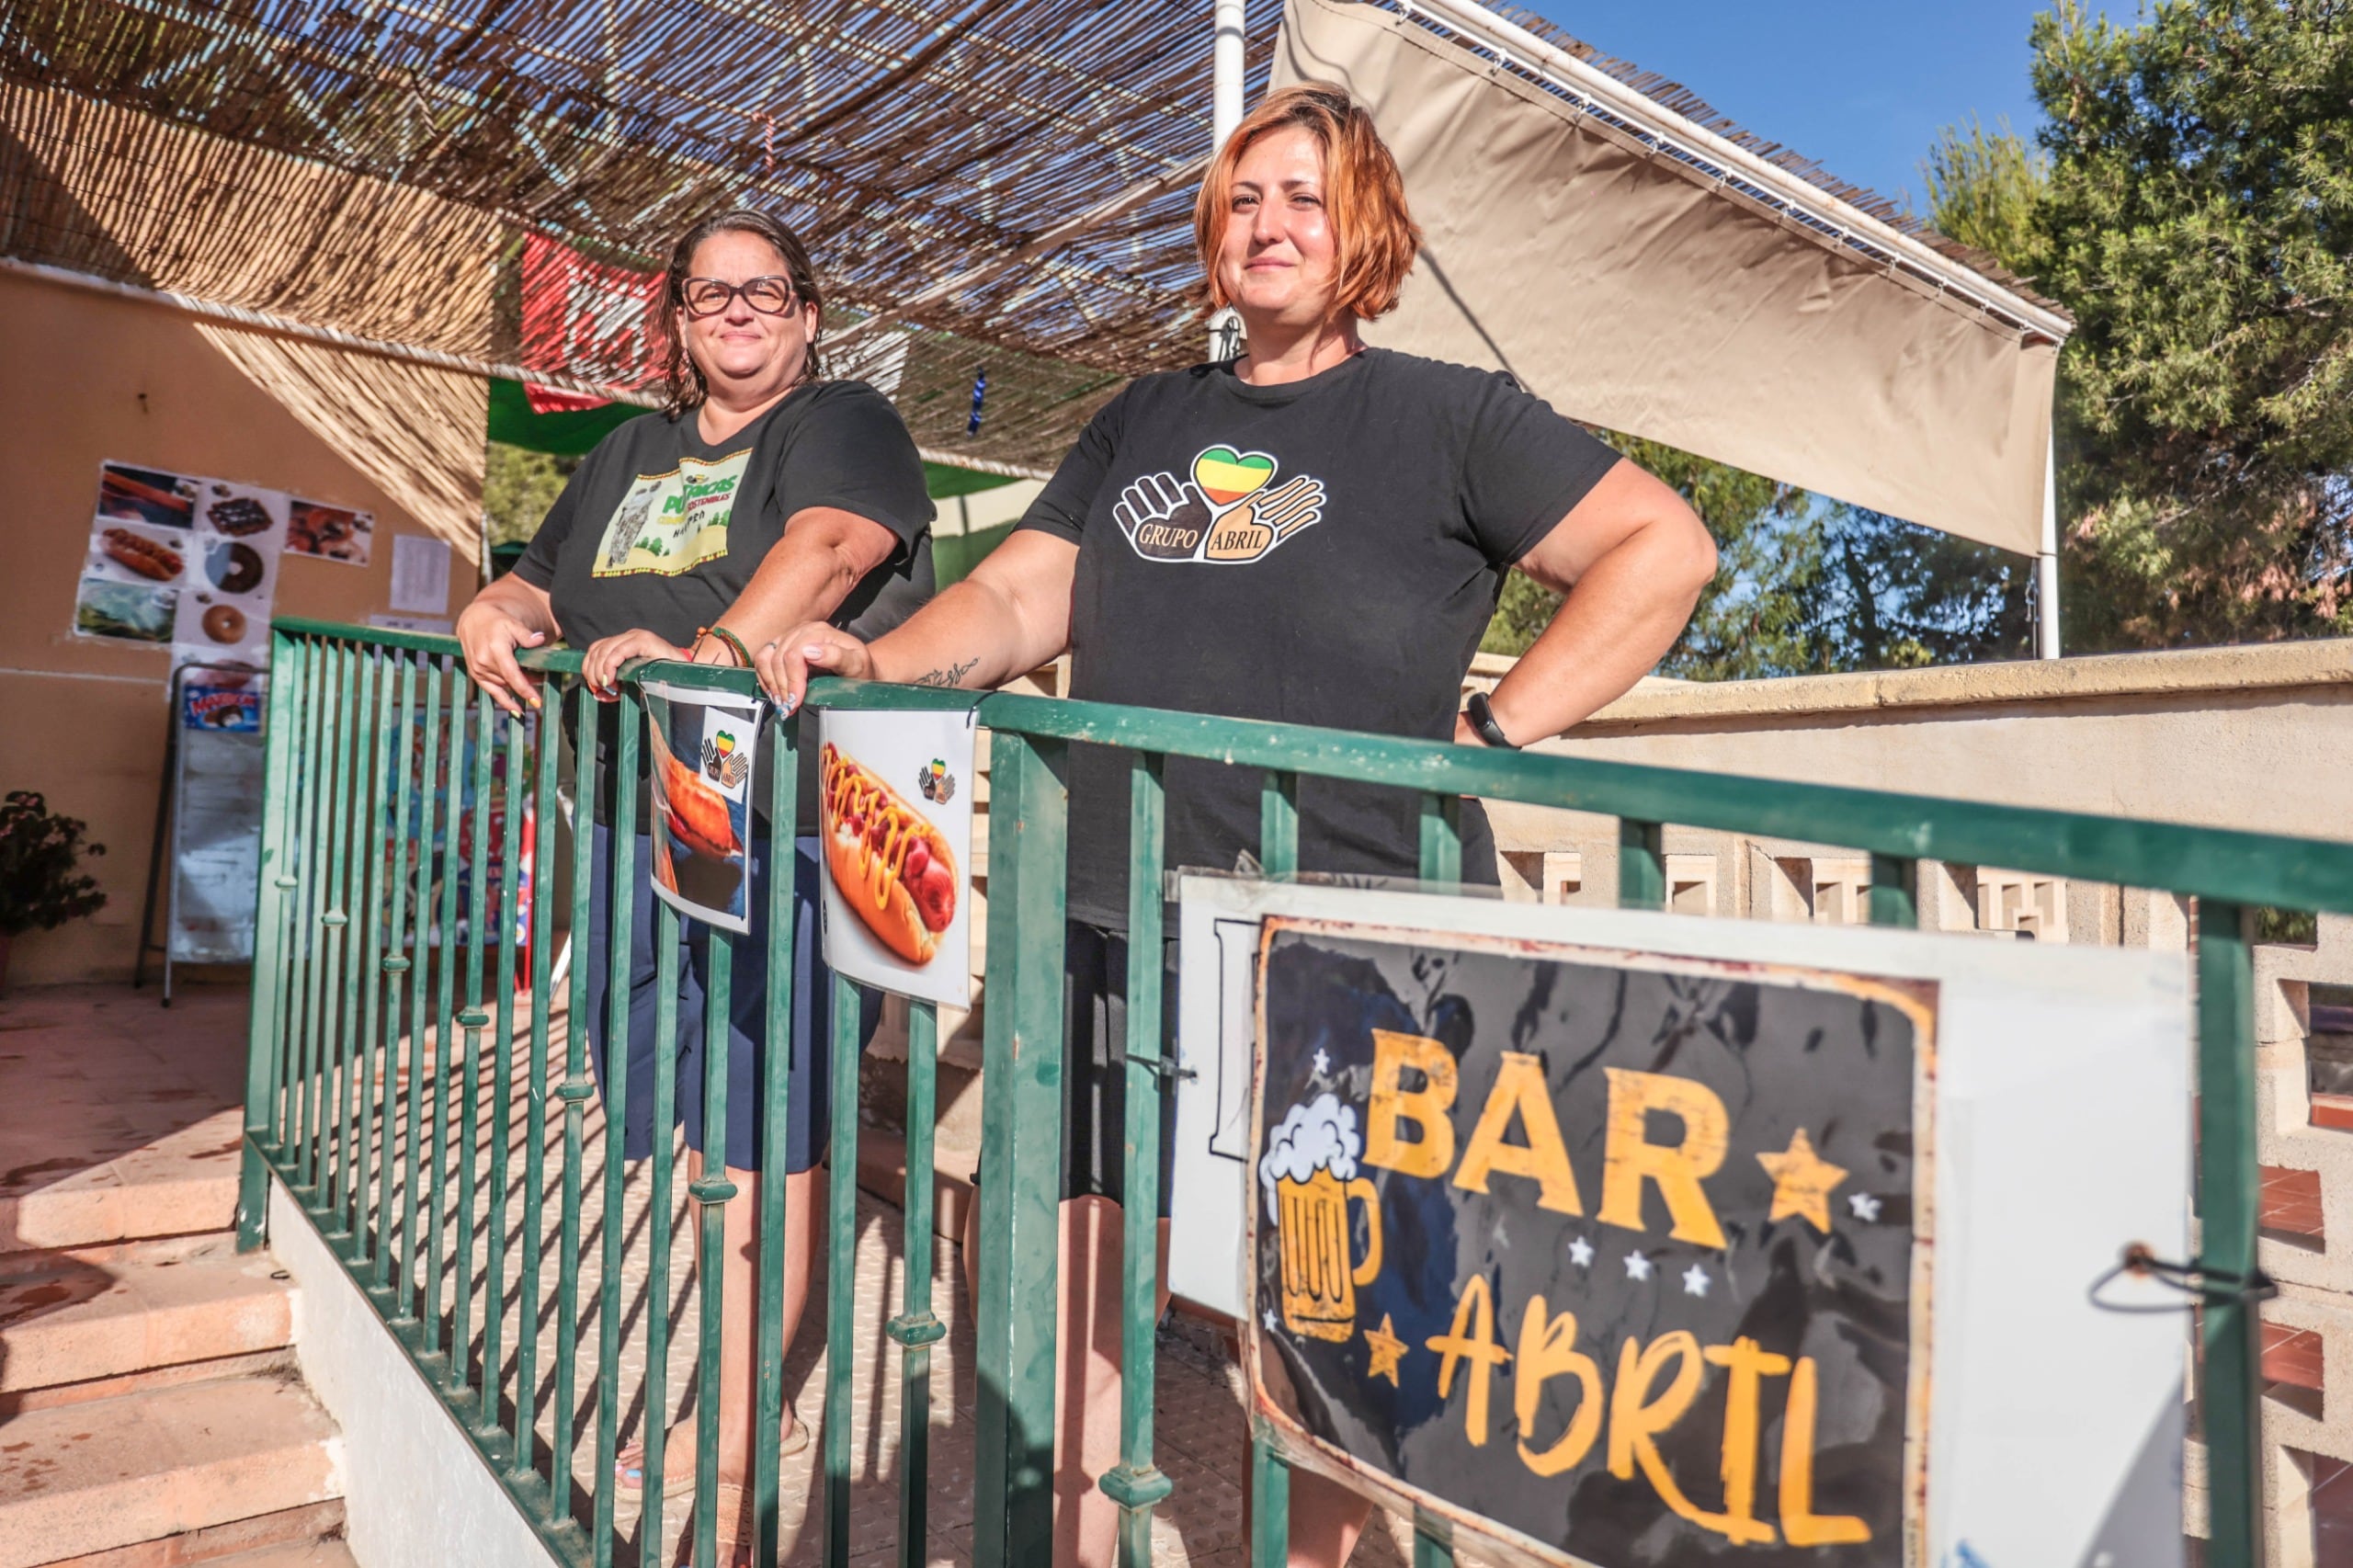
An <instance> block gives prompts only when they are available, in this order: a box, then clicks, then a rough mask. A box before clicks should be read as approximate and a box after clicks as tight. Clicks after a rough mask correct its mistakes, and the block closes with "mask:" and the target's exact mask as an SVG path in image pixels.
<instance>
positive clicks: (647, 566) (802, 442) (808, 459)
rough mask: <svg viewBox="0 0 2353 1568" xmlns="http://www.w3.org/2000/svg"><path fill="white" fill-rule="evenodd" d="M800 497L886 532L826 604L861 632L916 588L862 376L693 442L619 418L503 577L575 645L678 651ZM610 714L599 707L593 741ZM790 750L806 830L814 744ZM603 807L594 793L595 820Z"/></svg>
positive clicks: (901, 503) (681, 428) (915, 597)
mask: <svg viewBox="0 0 2353 1568" xmlns="http://www.w3.org/2000/svg"><path fill="white" fill-rule="evenodd" d="M812 506H834V507H838V508H840V509H841V510H843V511H845V512H853V513H856V514H857V515H858V516H859V517H866V518H870V519H871V520H872V521H874V522H877V523H880V524H881V525H882V526H883V527H884V528H888V529H890V530H891V532H892V534H893V535H894V536H895V537H896V538H897V539H898V540H899V548H898V549H897V550H896V551H893V552H892V558H891V559H890V560H889V561H887V562H884V563H883V564H881V566H878V567H876V568H875V569H874V570H873V571H871V572H870V573H868V574H866V576H865V577H864V578H862V579H860V580H859V582H858V585H857V586H856V587H855V588H853V589H851V590H850V592H849V595H848V597H846V598H844V599H843V600H842V603H841V606H840V608H837V609H836V610H835V612H834V616H833V623H834V624H835V626H839V627H842V628H844V629H846V630H847V631H851V632H853V633H854V634H856V635H857V636H858V637H859V638H861V639H866V640H871V639H873V638H876V637H880V636H881V635H882V633H884V632H885V631H890V630H891V629H892V627H894V626H896V625H898V624H899V623H900V622H901V621H903V620H904V619H907V617H908V616H910V615H913V614H914V613H915V610H916V609H917V608H919V607H921V606H922V604H923V603H924V601H926V599H928V598H930V597H931V595H932V590H933V583H934V579H933V575H932V563H931V519H932V505H931V496H930V494H929V488H928V486H927V485H926V483H925V480H924V470H923V460H922V459H920V458H919V457H917V456H916V455H915V437H912V436H910V435H908V434H907V427H906V425H905V423H904V421H902V420H901V419H900V417H899V413H898V410H896V409H895V408H892V406H891V403H890V401H889V400H888V399H887V398H885V397H883V396H882V394H881V393H880V392H876V391H875V390H874V389H873V388H871V387H870V386H868V385H866V384H865V383H864V382H862V381H824V382H816V383H813V384H811V385H808V386H804V387H801V388H799V389H797V390H795V391H794V392H792V393H791V394H790V395H789V396H787V397H786V398H785V399H784V401H783V402H781V403H778V404H777V405H776V406H775V407H774V408H771V409H769V410H768V411H767V413H766V414H763V415H760V416H759V417H758V418H757V419H755V420H754V421H752V423H750V424H749V425H746V426H744V428H743V429H741V430H738V431H737V432H735V434H733V436H730V437H728V438H727V439H726V440H724V441H721V442H717V443H712V442H709V441H705V440H704V439H703V438H702V432H701V427H700V426H699V424H698V422H697V420H696V417H695V415H693V414H692V413H691V412H689V413H688V414H685V415H680V416H679V417H678V418H676V419H675V420H674V419H671V418H669V417H667V416H665V415H660V414H648V415H644V416H643V417H642V418H638V419H632V420H631V421H630V422H629V423H628V424H626V425H623V426H620V427H618V428H617V429H615V430H614V431H613V432H612V433H611V434H610V435H608V436H607V437H605V438H604V439H603V440H602V441H599V442H598V443H597V449H596V450H594V451H592V452H590V453H589V454H588V458H587V460H586V461H585V462H583V463H582V464H581V465H580V467H579V468H578V469H577V470H576V471H574V473H573V475H572V478H571V481H570V482H569V483H566V484H565V485H564V487H563V494H561V495H559V496H557V497H556V503H555V505H554V506H551V508H549V510H548V515H547V520H546V521H545V522H543V523H541V524H540V530H539V532H538V533H536V534H534V535H532V536H531V542H530V545H529V548H528V549H526V550H525V551H523V556H522V559H521V560H519V561H517V562H516V563H515V574H516V575H517V576H518V577H520V578H522V579H523V581H525V582H527V583H529V584H532V585H534V586H537V587H540V588H543V589H545V590H547V594H548V598H549V602H550V605H551V608H553V609H554V611H555V619H556V625H557V626H558V627H559V628H560V629H561V630H562V631H563V639H564V641H565V642H569V643H571V644H572V645H573V646H574V647H575V648H585V647H587V646H588V644H589V643H591V642H596V641H597V639H599V638H602V637H610V636H612V635H614V634H615V633H617V632H622V631H631V630H634V629H637V628H641V627H642V628H643V629H645V630H647V631H652V632H654V634H655V635H656V636H659V637H661V638H662V639H664V640H665V642H675V643H677V644H679V645H680V646H682V647H683V646H685V645H686V644H688V643H689V642H692V641H693V640H694V636H695V632H696V630H697V629H698V628H699V627H705V626H709V625H710V624H712V623H713V622H714V621H716V620H718V619H720V617H721V616H722V615H723V614H724V613H725V612H726V610H727V608H728V607H729V606H731V605H733V603H734V602H735V601H736V599H737V598H739V597H742V595H743V592H744V590H745V587H746V586H748V585H750V583H751V581H752V574H753V573H754V572H756V571H757V570H758V568H759V564H760V562H762V561H763V560H765V559H766V558H767V553H768V551H770V550H771V549H773V548H775V546H776V544H777V541H778V540H781V539H782V538H783V537H784V526H785V524H786V522H787V521H789V520H790V518H791V517H793V516H794V515H795V514H796V513H799V512H801V511H805V510H806V509H808V508H809V507H812ZM618 722H619V714H618V712H617V711H614V710H607V712H606V714H605V721H604V722H603V723H602V724H601V725H600V726H599V731H600V738H601V739H602V741H603V743H604V745H605V746H606V747H607V748H609V747H610V745H611V743H612V735H613V733H614V731H613V726H614V725H615V724H616V723H618ZM804 749H805V750H807V751H808V752H809V756H808V757H807V758H806V759H804V765H803V769H802V776H801V802H800V803H801V811H800V813H799V814H800V817H801V831H802V832H804V833H805V832H813V831H814V826H813V824H814V823H815V821H816V817H815V812H816V798H815V794H816V786H815V783H814V778H815V772H814V768H815V751H814V748H813V747H811V748H804ZM759 798H760V799H765V791H762V792H761V794H760V796H759ZM609 816H610V811H609V796H608V795H607V794H606V793H605V791H604V790H602V789H600V790H599V791H598V800H597V820H598V821H600V822H602V821H606V820H608V818H609Z"/></svg>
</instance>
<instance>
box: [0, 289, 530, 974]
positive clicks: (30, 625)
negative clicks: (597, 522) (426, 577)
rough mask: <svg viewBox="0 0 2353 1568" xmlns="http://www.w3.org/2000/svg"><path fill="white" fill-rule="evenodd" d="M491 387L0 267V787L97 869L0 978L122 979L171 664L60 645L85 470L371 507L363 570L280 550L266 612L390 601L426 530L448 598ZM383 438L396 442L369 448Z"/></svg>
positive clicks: (91, 474)
mask: <svg viewBox="0 0 2353 1568" xmlns="http://www.w3.org/2000/svg"><path fill="white" fill-rule="evenodd" d="M305 384H307V385H308V386H309V387H310V388H311V389H312V391H311V392H309V393H308V394H307V395H306V393H305V392H304V391H303V387H304V385H305ZM272 389H275V390H272ZM486 395H487V394H486V392H485V391H484V389H483V385H482V383H481V382H479V381H468V380H467V379H466V378H462V377H458V376H453V375H449V374H448V373H446V372H438V371H425V370H419V369H415V368H414V367H410V366H405V365H398V364H394V363H392V362H390V361H387V360H382V359H379V358H373V357H370V356H364V355H357V354H347V353H343V352H341V351H338V350H331V349H325V348H320V347H313V346H311V345H307V344H295V343H290V342H289V341H287V340H284V339H276V338H266V337H262V336H259V335H251V334H240V333H232V332H227V331H224V330H222V329H221V328H217V327H210V326H199V324H197V323H195V322H194V321H192V320H190V319H189V318H188V317H187V316H184V315H182V314H180V313H178V312H175V311H172V310H170V309H168V308H165V307H163V306H157V305H148V304H142V303H137V302H134V301H125V300H119V299H115V298H110V297H107V296H103V295H98V294H93V293H88V292H85V291H82V290H74V289H71V288H65V287H60V286H57V285H54V284H50V283H45V282H40V281H38V280H34V279H29V278H23V277H21V276H16V275H7V274H0V429H5V430H6V431H7V433H8V435H7V438H6V441H5V442H0V495H5V496H6V498H7V499H6V512H5V514H0V538H5V539H6V541H7V544H8V549H7V551H6V570H5V571H4V572H0V790H40V791H41V792H42V793H43V794H45V795H47V796H48V797H49V804H50V807H51V810H54V811H61V812H66V813H68V814H70V815H73V816H78V817H82V818H85V819H86V820H87V821H88V822H89V824H90V827H91V831H92V834H93V835H94V836H95V837H97V839H98V840H99V841H100V842H102V843H104V844H105V845H106V846H107V851H108V852H107V855H106V857H105V858H103V859H101V860H98V861H97V862H95V863H94V866H93V869H95V870H96V871H97V874H98V876H99V879H100V881H102V882H103V884H104V885H105V888H106V891H107V893H108V904H107V907H106V908H105V909H104V910H103V911H101V912H100V913H99V914H98V915H97V916H96V917H95V918H93V919H90V920H86V921H79V922H75V923H74V924H73V925H70V926H65V927H63V928H62V929H60V930H58V931H54V932H47V933H33V934H30V935H28V936H26V937H21V938H19V939H18V941H17V944H16V950H15V954H14V957H13V959H12V963H11V976H10V977H11V981H12V983H40V982H44V981H57V980H79V979H92V978H103V977H112V976H125V975H128V974H129V973H130V972H131V965H132V962H133V960H134V959H135V957H136V956H137V941H138V938H137V935H136V931H135V927H136V926H137V924H138V919H139V909H140V901H141V897H142V893H143V892H144V889H145V879H146V874H147V861H148V844H149V840H150V835H151V834H152V832H153V821H154V809H155V797H156V789H157V784H158V781H159V778H160V775H161V772H162V767H163V757H164V738H165V718H166V715H165V678H166V676H167V674H168V667H167V659H168V655H167V654H166V653H165V651H164V650H162V649H143V648H131V647H126V646H121V645H118V644H114V643H109V642H97V641H93V640H90V639H86V638H79V637H76V636H74V633H73V631H72V627H73V619H74V590H75V585H76V583H77V582H78V581H79V577H80V569H81V563H82V560H83V556H84V552H85V550H86V548H87V543H88V539H89V530H90V519H91V513H92V510H93V508H94V506H95V505H96V502H97V480H98V464H99V463H100V462H101V461H104V460H121V461H126V462H133V463H139V464H142V465H147V466H152V467H156V468H163V469H170V470H176V471H178V472H188V473H196V474H204V475H208V476H213V477H218V478H223V479H234V480H243V481H246V482H249V483H256V484H264V485H269V486H273V487H276V488H278V489H284V490H291V491H297V492H300V493H301V494H304V495H306V496H311V497H314V498H316V499H319V500H323V501H330V502H336V503H341V504H344V505H348V506H358V507H363V508H367V509H369V510H372V511H373V512H374V513H375V514H376V531H377V540H376V549H375V555H374V559H373V561H372V562H370V563H369V566H368V567H367V568H365V569H364V570H363V569H359V568H355V567H351V566H346V565H340V564H336V563H334V562H324V561H317V560H313V559H310V558H307V557H302V556H288V557H287V558H286V559H285V562H284V564H283V566H282V568H281V570H280V572H279V576H278V611H279V613H281V614H288V615H301V616H315V617H321V618H325V619H338V620H365V619H367V617H368V616H369V614H371V613H375V612H381V611H386V610H389V609H390V608H391V604H390V586H391V561H392V544H391V540H392V537H393V536H394V535H397V534H403V533H424V532H428V531H433V530H434V529H438V530H439V531H440V532H441V533H443V534H444V535H449V536H456V537H455V539H454V540H453V542H456V543H459V544H460V545H461V546H462V551H461V553H460V556H459V558H458V560H457V561H456V562H454V564H453V570H452V573H451V579H452V580H451V585H450V586H451V605H452V607H453V608H454V607H455V606H456V605H457V604H460V603H462V602H463V600H464V597H466V596H467V595H468V594H469V593H470V592H471V591H472V577H471V573H472V550H473V547H472V540H471V532H470V529H469V528H467V527H466V525H467V523H469V522H470V520H471V517H470V514H471V513H472V512H473V511H474V510H477V509H478V508H479V506H480V502H481V494H482V462H483V456H482V454H483V425H484V421H485V419H486V416H487V403H486ZM392 431H397V432H398V439H397V440H387V439H384V438H382V437H383V435H384V433H385V432H392ZM419 514H424V517H420V516H419ZM428 520H429V526H428Z"/></svg>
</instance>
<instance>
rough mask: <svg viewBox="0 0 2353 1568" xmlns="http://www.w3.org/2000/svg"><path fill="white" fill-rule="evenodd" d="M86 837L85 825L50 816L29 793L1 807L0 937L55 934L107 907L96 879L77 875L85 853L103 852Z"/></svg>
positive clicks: (16, 795)
mask: <svg viewBox="0 0 2353 1568" xmlns="http://www.w3.org/2000/svg"><path fill="white" fill-rule="evenodd" d="M88 832H89V824H86V823H85V822H83V821H81V820H80V819H79V818H76V817H65V816H58V815H56V814H54V813H52V812H51V811H50V810H49V805H48V802H47V801H43V800H42V799H41V798H40V796H39V795H37V794H35V793H34V792H33V791H32V790H11V791H10V792H9V794H8V798H7V800H6V801H0V937H14V936H16V935H17V934H18V933H20V932H24V931H31V930H35V929H39V930H43V931H48V930H54V929H55V928H56V927H58V926H63V925H64V924H65V923H66V922H67V921H69V920H79V919H81V918H82V917H83V916H84V915H95V914H97V912H98V911H99V910H101V909H103V908H105V907H106V902H107V895H106V894H105V893H103V892H99V891H98V881H97V878H96V877H93V876H90V875H88V874H86V873H85V872H84V871H83V870H82V869H81V865H82V857H83V856H84V855H85V853H86V854H90V855H103V854H105V853H106V852H107V846H105V845H103V844H90V843H87V842H85V835H87V834H88Z"/></svg>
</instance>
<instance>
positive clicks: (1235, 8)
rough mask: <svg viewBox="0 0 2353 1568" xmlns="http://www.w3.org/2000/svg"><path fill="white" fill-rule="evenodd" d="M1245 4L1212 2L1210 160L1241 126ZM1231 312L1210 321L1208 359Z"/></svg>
mask: <svg viewBox="0 0 2353 1568" xmlns="http://www.w3.org/2000/svg"><path fill="white" fill-rule="evenodd" d="M1244 4H1245V0H1213V11H1212V15H1213V17H1214V25H1215V28H1216V31H1215V32H1214V33H1213V34H1212V36H1211V41H1210V156H1211V157H1212V158H1214V157H1215V156H1217V154H1218V153H1219V152H1220V151H1221V150H1222V149H1223V147H1224V146H1225V139H1226V138H1227V137H1229V136H1231V135H1233V128H1234V127H1235V126H1237V125H1239V124H1241V123H1242V24H1243V9H1244ZM1231 321H1233V311H1232V310H1231V309H1228V310H1222V311H1220V312H1218V313H1217V314H1216V315H1214V316H1212V317H1211V318H1210V355H1211V358H1216V357H1217V356H1218V355H1219V354H1220V353H1222V344H1221V343H1220V341H1219V340H1220V338H1222V336H1223V335H1224V334H1225V327H1226V324H1228V323H1229V322H1231Z"/></svg>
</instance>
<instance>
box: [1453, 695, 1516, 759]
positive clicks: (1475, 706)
mask: <svg viewBox="0 0 2353 1568" xmlns="http://www.w3.org/2000/svg"><path fill="white" fill-rule="evenodd" d="M1462 710H1463V712H1465V713H1467V714H1469V715H1470V718H1471V727H1472V729H1474V730H1476V731H1478V732H1479V738H1480V739H1481V740H1483V741H1484V742H1486V743H1487V744H1489V745H1491V746H1500V747H1502V748H1503V749H1504V750H1506V751H1518V749H1519V747H1518V746H1517V745H1515V744H1512V738H1511V737H1510V736H1509V735H1506V734H1505V733H1504V727H1503V726H1502V725H1501V724H1498V723H1496V722H1495V709H1494V708H1492V707H1491V706H1489V705H1488V702H1487V694H1486V693H1485V692H1483V691H1474V692H1472V694H1471V700H1470V701H1468V702H1466V703H1464V704H1463V705H1462Z"/></svg>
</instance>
